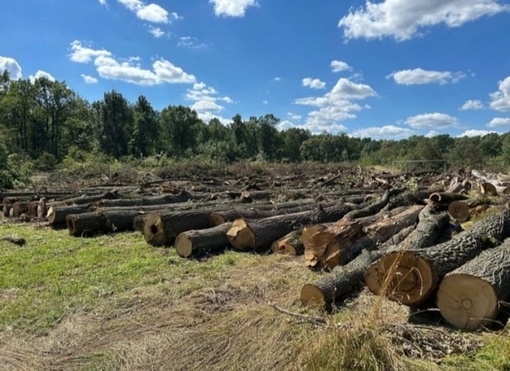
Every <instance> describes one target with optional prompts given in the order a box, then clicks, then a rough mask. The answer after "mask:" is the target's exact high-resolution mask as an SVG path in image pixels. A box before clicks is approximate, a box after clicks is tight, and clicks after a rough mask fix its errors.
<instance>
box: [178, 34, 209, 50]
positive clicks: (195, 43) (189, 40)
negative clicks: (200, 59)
mask: <svg viewBox="0 0 510 371" xmlns="http://www.w3.org/2000/svg"><path fill="white" fill-rule="evenodd" d="M177 46H180V47H183V48H188V49H203V48H205V47H207V45H206V44H204V43H201V42H200V41H199V40H198V39H197V38H196V37H192V36H182V37H181V38H180V39H179V42H178V43H177Z"/></svg>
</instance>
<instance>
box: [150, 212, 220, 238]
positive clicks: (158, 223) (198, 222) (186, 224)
mask: <svg viewBox="0 0 510 371" xmlns="http://www.w3.org/2000/svg"><path fill="white" fill-rule="evenodd" d="M210 214H211V211H210V210H185V211H169V212H165V213H161V214H151V215H150V216H148V217H147V219H146V221H145V225H144V228H143V236H144V238H145V241H147V243H148V244H150V245H152V246H170V245H172V244H173V243H174V242H175V238H176V237H177V235H178V234H179V233H182V232H186V231H189V230H192V229H206V228H209V226H210V225H209V215H210Z"/></svg>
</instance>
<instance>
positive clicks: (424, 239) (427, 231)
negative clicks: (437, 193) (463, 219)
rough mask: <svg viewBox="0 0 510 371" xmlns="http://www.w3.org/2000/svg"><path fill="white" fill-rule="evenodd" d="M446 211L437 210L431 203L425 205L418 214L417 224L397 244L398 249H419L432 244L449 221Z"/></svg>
mask: <svg viewBox="0 0 510 371" xmlns="http://www.w3.org/2000/svg"><path fill="white" fill-rule="evenodd" d="M449 219H450V218H449V216H448V214H447V213H446V212H439V211H438V210H437V209H436V207H434V206H433V205H430V204H429V205H427V206H425V207H424V208H423V210H422V211H421V212H420V214H419V215H418V225H417V226H416V228H415V229H414V230H413V231H412V232H411V233H410V234H409V236H408V237H407V238H406V239H405V240H404V241H402V243H401V244H399V249H400V250H408V249H421V248H425V247H429V246H432V245H434V244H435V243H436V241H437V240H438V239H439V238H440V236H441V234H442V231H443V228H444V227H445V226H446V225H447V223H448V221H449Z"/></svg>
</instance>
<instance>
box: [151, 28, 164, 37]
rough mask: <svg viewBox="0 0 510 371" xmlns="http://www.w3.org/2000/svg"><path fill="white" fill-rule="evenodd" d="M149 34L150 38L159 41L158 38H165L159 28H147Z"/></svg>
mask: <svg viewBox="0 0 510 371" xmlns="http://www.w3.org/2000/svg"><path fill="white" fill-rule="evenodd" d="M149 32H150V33H151V35H152V36H154V37H155V38H156V39H159V38H160V37H163V36H165V31H163V30H162V29H161V28H159V27H154V26H149Z"/></svg>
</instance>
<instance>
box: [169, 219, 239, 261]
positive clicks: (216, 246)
mask: <svg viewBox="0 0 510 371" xmlns="http://www.w3.org/2000/svg"><path fill="white" fill-rule="evenodd" d="M231 226H232V223H223V224H220V225H218V226H216V227H212V228H206V229H200V230H189V231H186V232H182V233H179V235H178V236H177V238H176V239H175V243H174V246H175V250H176V251H177V254H179V256H182V257H183V258H189V257H190V256H192V255H193V256H199V255H205V254H207V253H211V252H218V251H221V250H222V249H224V248H226V247H228V246H230V243H229V242H228V238H227V235H226V233H227V232H228V230H229V229H230V227H231Z"/></svg>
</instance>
